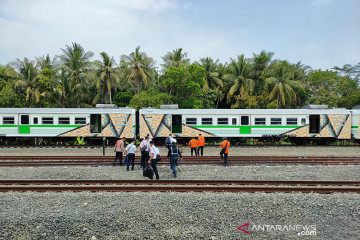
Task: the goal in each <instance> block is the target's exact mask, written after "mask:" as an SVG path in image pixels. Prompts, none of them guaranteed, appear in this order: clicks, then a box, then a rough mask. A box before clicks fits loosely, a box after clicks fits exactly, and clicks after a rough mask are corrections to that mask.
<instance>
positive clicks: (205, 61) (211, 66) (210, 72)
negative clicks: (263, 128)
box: [198, 57, 224, 91]
mask: <svg viewBox="0 0 360 240" xmlns="http://www.w3.org/2000/svg"><path fill="white" fill-rule="evenodd" d="M198 64H199V65H200V66H201V67H203V68H204V69H205V71H206V75H205V84H204V87H203V89H204V90H205V91H207V90H209V89H213V90H214V89H217V87H218V86H220V87H223V86H224V83H223V81H222V80H221V79H220V78H219V72H218V65H219V60H216V61H215V62H214V60H213V59H212V58H209V57H207V58H200V63H198Z"/></svg>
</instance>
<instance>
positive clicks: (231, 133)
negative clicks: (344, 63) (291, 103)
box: [139, 106, 358, 143]
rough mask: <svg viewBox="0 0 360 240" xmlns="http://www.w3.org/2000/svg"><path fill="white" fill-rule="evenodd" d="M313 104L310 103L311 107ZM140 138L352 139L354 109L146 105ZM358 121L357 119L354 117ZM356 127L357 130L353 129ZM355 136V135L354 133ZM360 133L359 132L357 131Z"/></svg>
mask: <svg viewBox="0 0 360 240" xmlns="http://www.w3.org/2000/svg"><path fill="white" fill-rule="evenodd" d="M311 107H312V106H308V108H311ZM139 118H140V119H139V125H140V138H142V137H144V136H145V135H146V134H148V133H149V134H150V135H151V137H152V138H157V137H167V136H168V135H169V134H170V133H172V134H173V135H175V136H177V137H180V138H189V137H196V136H198V135H199V134H200V133H201V134H202V135H203V136H205V137H233V138H250V137H251V138H268V137H271V138H274V137H278V138H280V137H289V138H290V140H291V141H294V142H298V143H302V142H306V141H308V140H309V139H319V140H321V141H324V143H327V142H329V141H331V140H334V139H351V134H352V133H353V134H355V129H356V128H355V126H353V128H352V125H351V120H352V117H351V111H349V110H347V109H328V108H325V107H322V108H316V109H176V108H171V107H169V108H167V107H166V106H164V107H163V108H162V109H154V108H146V109H141V110H140V113H139ZM354 121H355V119H354ZM353 129H354V131H352V130H353ZM354 136H355V135H354ZM357 136H358V134H357Z"/></svg>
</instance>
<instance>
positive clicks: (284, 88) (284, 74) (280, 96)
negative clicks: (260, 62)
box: [265, 61, 304, 108]
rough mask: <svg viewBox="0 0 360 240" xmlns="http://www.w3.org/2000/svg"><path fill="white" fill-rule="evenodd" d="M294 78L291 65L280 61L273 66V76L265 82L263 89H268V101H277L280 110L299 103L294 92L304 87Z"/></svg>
mask: <svg viewBox="0 0 360 240" xmlns="http://www.w3.org/2000/svg"><path fill="white" fill-rule="evenodd" d="M294 76H295V75H294V70H293V68H292V67H291V65H290V64H289V63H288V62H287V61H280V62H278V63H276V64H275V65H274V69H273V76H272V77H269V78H266V80H265V84H266V86H265V87H266V88H267V89H270V93H269V100H270V101H274V100H277V102H278V107H280V108H284V107H285V108H289V107H290V106H291V105H295V104H296V103H297V102H299V100H298V99H299V98H298V95H297V93H296V90H297V89H303V88H304V87H303V83H302V82H301V81H298V80H295V79H294Z"/></svg>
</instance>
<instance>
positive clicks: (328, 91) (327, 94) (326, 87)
mask: <svg viewBox="0 0 360 240" xmlns="http://www.w3.org/2000/svg"><path fill="white" fill-rule="evenodd" d="M307 85H308V87H309V89H310V90H311V91H312V94H311V96H310V98H309V103H310V104H325V105H328V106H329V107H337V106H338V104H339V103H340V100H341V98H342V97H344V96H348V95H349V94H350V93H352V92H353V91H354V89H356V87H357V86H356V81H354V80H352V79H350V78H348V77H346V76H340V75H339V74H338V73H337V72H333V71H328V70H327V71H321V70H315V71H311V72H310V73H309V78H308V80H307Z"/></svg>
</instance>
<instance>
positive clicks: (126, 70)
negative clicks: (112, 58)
mask: <svg viewBox="0 0 360 240" xmlns="http://www.w3.org/2000/svg"><path fill="white" fill-rule="evenodd" d="M120 68H121V70H122V75H123V77H124V78H125V79H126V81H127V82H128V83H129V84H131V85H132V86H134V87H135V88H137V93H140V91H141V89H142V86H143V87H148V86H149V85H150V83H151V82H152V81H154V77H155V75H156V71H155V62H154V60H153V59H152V58H150V57H148V56H147V55H146V53H144V52H140V47H137V48H136V49H135V52H132V53H130V55H129V56H127V55H122V56H121V62H120Z"/></svg>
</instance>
